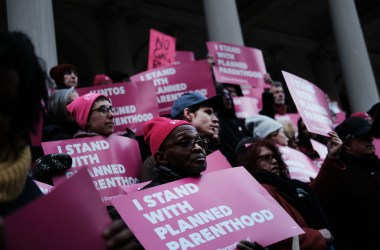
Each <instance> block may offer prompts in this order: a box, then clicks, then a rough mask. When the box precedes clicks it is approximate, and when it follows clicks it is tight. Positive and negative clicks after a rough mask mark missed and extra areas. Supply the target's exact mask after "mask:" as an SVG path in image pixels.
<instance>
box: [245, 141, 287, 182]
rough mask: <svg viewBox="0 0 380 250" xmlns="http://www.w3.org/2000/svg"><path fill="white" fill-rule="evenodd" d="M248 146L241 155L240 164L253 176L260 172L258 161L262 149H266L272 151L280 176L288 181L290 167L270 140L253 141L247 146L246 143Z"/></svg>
mask: <svg viewBox="0 0 380 250" xmlns="http://www.w3.org/2000/svg"><path fill="white" fill-rule="evenodd" d="M246 145H247V147H246V148H245V150H242V151H241V152H240V154H239V164H240V165H242V166H244V168H245V169H247V170H248V172H250V173H251V174H252V175H253V176H255V174H256V173H257V172H259V170H260V169H258V168H257V161H256V160H257V159H258V158H259V151H260V149H261V148H264V147H265V148H268V149H269V150H270V151H272V153H273V155H274V158H275V159H276V161H277V164H278V167H279V170H280V176H281V177H285V178H288V179H289V178H290V177H289V176H290V175H289V170H288V166H287V165H286V163H285V162H284V160H283V159H282V158H281V153H280V151H279V150H278V148H277V146H276V145H275V144H273V143H271V142H269V141H268V140H263V139H260V140H252V143H251V144H247V142H246Z"/></svg>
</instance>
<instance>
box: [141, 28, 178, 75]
mask: <svg viewBox="0 0 380 250" xmlns="http://www.w3.org/2000/svg"><path fill="white" fill-rule="evenodd" d="M175 43H176V39H175V38H174V37H171V36H169V35H166V34H164V33H161V32H158V31H157V30H154V29H151V30H150V37H149V57H148V70H149V69H155V68H159V67H165V66H169V65H171V64H173V63H174V56H175Z"/></svg>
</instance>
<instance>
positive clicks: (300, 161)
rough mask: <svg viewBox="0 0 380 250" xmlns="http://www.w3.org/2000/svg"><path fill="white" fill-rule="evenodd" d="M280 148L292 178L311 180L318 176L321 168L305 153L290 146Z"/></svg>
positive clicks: (304, 180)
mask: <svg viewBox="0 0 380 250" xmlns="http://www.w3.org/2000/svg"><path fill="white" fill-rule="evenodd" d="M279 149H280V152H281V154H282V159H283V160H284V161H285V163H286V165H288V169H289V174H290V177H291V178H292V179H297V180H300V181H303V182H310V178H315V177H316V176H317V174H318V172H319V169H318V168H316V167H315V166H314V164H313V162H312V161H311V160H310V158H309V157H307V156H306V155H305V154H304V153H302V152H300V151H298V150H296V149H293V148H290V147H283V146H279Z"/></svg>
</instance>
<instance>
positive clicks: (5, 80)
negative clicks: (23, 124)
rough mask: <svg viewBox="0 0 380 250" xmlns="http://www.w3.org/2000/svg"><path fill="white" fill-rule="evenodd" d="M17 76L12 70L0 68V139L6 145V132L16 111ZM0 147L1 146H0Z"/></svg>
mask: <svg viewBox="0 0 380 250" xmlns="http://www.w3.org/2000/svg"><path fill="white" fill-rule="evenodd" d="M18 89H19V77H18V74H17V72H16V71H14V70H4V69H3V70H0V141H1V142H2V146H5V145H8V142H7V139H6V138H7V134H8V132H9V128H10V125H11V121H12V116H13V115H14V114H15V112H16V110H15V109H16V106H17V102H18ZM0 147H1V146H0Z"/></svg>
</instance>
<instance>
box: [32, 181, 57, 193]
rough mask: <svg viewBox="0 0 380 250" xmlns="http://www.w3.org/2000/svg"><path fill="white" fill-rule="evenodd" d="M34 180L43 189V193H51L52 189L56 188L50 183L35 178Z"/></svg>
mask: <svg viewBox="0 0 380 250" xmlns="http://www.w3.org/2000/svg"><path fill="white" fill-rule="evenodd" d="M34 182H35V183H36V184H37V186H38V188H39V189H40V190H41V192H42V193H43V194H48V193H50V191H52V190H53V189H54V186H51V185H49V184H46V183H43V182H39V181H36V180H34Z"/></svg>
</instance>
